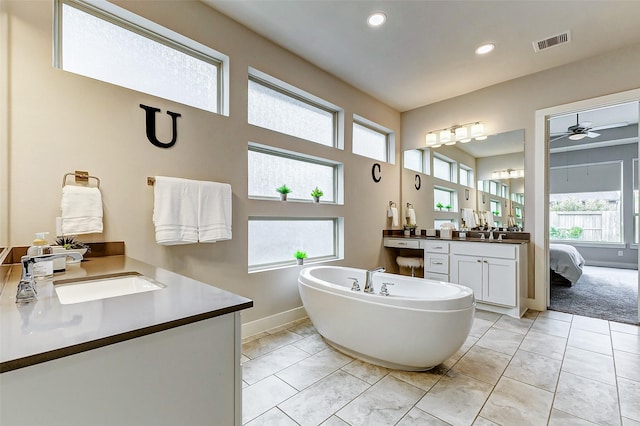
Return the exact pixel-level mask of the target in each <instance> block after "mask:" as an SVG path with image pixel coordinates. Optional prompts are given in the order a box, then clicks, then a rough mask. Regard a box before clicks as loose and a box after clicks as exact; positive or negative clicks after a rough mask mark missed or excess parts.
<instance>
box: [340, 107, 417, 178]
mask: <svg viewBox="0 0 640 426" xmlns="http://www.w3.org/2000/svg"><path fill="white" fill-rule="evenodd" d="M356 125H358V126H361V127H364V128H365V129H368V130H371V131H373V132H376V133H379V134H380V135H383V136H384V139H385V159H384V160H381V159H379V158H374V157H371V156H369V155H366V154H362V153H359V152H355V151H354V150H353V148H354V143H353V141H354V134H355V131H354V130H355V126H356ZM394 152H395V133H394V132H393V131H392V130H390V129H387V128H386V127H383V126H381V125H379V124H378V123H375V122H373V121H371V120H367V119H366V118H364V117H361V116H359V115H355V114H354V115H353V123H352V126H351V153H352V154H355V155H359V156H361V157H366V158H370V159H372V160H376V161H380V162H383V163H389V164H394V163H395V158H394V157H395V155H394ZM423 161H424V160H423ZM423 167H424V166H423Z"/></svg>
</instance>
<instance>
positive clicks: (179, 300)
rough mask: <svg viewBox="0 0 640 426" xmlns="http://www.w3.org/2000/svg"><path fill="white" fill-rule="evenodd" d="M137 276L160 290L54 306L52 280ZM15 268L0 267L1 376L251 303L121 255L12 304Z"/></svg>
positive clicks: (86, 265) (88, 263)
mask: <svg viewBox="0 0 640 426" xmlns="http://www.w3.org/2000/svg"><path fill="white" fill-rule="evenodd" d="M118 272H139V273H141V274H143V275H145V276H147V277H149V278H152V279H154V280H156V281H158V282H160V283H162V284H164V285H165V286H166V287H165V288H163V289H161V290H157V291H150V292H145V293H138V294H131V295H126V296H119V297H112V298H108V299H101V300H95V301H89V302H83V303H75V304H66V305H63V304H61V303H60V302H59V300H58V297H57V295H56V292H55V289H54V285H53V283H54V282H55V281H57V280H63V279H65V280H66V279H75V278H84V277H91V276H100V275H105V274H112V273H118ZM20 273H21V267H20V265H17V264H13V265H7V264H4V265H2V266H1V269H0V289H2V293H0V342H2V343H1V344H0V372H1V373H4V372H6V371H11V370H15V369H18V368H22V367H27V366H29V365H33V364H37V363H41V362H46V361H50V360H53V359H56V358H60V357H63V356H68V355H72V354H76V353H79V352H84V351H88V350H91V349H95V348H98V347H102V346H106V345H110V344H113V343H117V342H122V341H125V340H129V339H134V338H137V337H140V336H144V335H147V334H151V333H156V332H159V331H163V330H167V329H169V328H173V327H178V326H182V325H186V324H189V323H193V322H196V321H201V320H204V319H208V318H213V317H216V316H220V315H224V314H228V313H232V312H236V311H240V310H243V309H247V308H250V307H252V306H253V301H252V300H250V299H247V298H245V297H242V296H238V295H236V294H233V293H230V292H228V291H225V290H221V289H219V288H217V287H213V286H211V285H208V284H205V283H202V282H200V281H196V280H194V279H191V278H188V277H185V276H182V275H179V274H176V273H173V272H170V271H167V270H165V269H162V268H157V267H154V266H152V265H149V264H147V263H144V262H140V261H137V260H135V259H132V258H129V257H126V256H106V257H97V258H89V259H86V260H84V261H82V262H81V263H80V264H76V265H69V266H68V267H67V271H66V272H65V273H64V274H61V275H57V274H56V276H55V277H54V279H53V281H41V282H38V284H37V290H38V300H37V302H35V303H29V304H24V305H20V306H18V305H16V303H15V300H16V289H17V285H18V282H19V281H20Z"/></svg>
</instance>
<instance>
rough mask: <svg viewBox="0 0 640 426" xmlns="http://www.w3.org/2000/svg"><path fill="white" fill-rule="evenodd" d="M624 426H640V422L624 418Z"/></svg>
mask: <svg viewBox="0 0 640 426" xmlns="http://www.w3.org/2000/svg"><path fill="white" fill-rule="evenodd" d="M622 426H640V421H638V422H637V421H635V420H633V419H630V418H628V417H623V418H622Z"/></svg>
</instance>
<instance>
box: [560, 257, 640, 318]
mask: <svg viewBox="0 0 640 426" xmlns="http://www.w3.org/2000/svg"><path fill="white" fill-rule="evenodd" d="M549 309H551V310H553V311H560V312H567V313H570V314H575V315H582V316H586V317H591V318H600V319H606V320H609V321H617V322H624V323H628V324H638V271H636V270H633V269H616V268H603V267H598V266H585V267H584V269H583V273H582V276H581V277H580V279H579V280H578V282H576V283H575V284H574V285H572V286H567V285H561V284H554V283H552V284H551V305H550V306H549Z"/></svg>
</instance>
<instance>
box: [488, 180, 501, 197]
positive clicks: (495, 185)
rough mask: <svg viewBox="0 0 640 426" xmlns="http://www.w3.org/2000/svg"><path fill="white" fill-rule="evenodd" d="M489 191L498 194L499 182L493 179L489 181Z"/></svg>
mask: <svg viewBox="0 0 640 426" xmlns="http://www.w3.org/2000/svg"><path fill="white" fill-rule="evenodd" d="M489 193H490V194H491V195H498V196H499V195H500V182H497V181H495V180H492V181H489Z"/></svg>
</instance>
